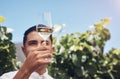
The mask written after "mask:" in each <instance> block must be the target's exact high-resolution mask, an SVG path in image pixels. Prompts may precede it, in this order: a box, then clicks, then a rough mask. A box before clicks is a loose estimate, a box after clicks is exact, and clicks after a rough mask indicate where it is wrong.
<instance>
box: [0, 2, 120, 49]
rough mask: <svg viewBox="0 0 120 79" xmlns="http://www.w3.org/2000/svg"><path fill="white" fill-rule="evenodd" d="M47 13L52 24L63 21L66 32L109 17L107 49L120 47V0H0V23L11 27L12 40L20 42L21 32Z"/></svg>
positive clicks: (83, 27)
mask: <svg viewBox="0 0 120 79" xmlns="http://www.w3.org/2000/svg"><path fill="white" fill-rule="evenodd" d="M44 12H50V13H51V15H52V23H53V24H66V27H65V28H64V29H65V32H64V33H65V34H66V33H74V32H84V31H86V30H87V29H88V28H89V26H91V25H92V24H94V23H95V22H97V21H99V20H100V19H103V18H105V17H110V18H111V23H110V24H109V25H107V28H108V29H109V30H110V32H111V39H110V40H109V41H108V42H107V43H106V47H105V49H106V50H109V49H111V48H112V47H115V48H119V47H120V36H119V34H120V0H0V15H1V16H5V18H6V21H5V22H4V23H3V24H2V25H5V26H7V27H9V28H12V29H14V31H13V32H12V33H13V40H12V41H13V42H14V43H18V42H22V37H23V33H24V31H25V30H26V29H27V28H28V27H31V26H33V25H36V24H40V23H41V15H42V14H43V13H44Z"/></svg>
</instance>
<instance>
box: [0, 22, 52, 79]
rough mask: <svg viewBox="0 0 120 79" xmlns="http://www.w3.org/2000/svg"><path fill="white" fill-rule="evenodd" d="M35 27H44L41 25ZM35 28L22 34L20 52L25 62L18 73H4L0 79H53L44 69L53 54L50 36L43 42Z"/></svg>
mask: <svg viewBox="0 0 120 79" xmlns="http://www.w3.org/2000/svg"><path fill="white" fill-rule="evenodd" d="M37 26H39V27H46V26H45V25H42V24H40V25H37ZM37 26H33V27H31V28H29V29H28V30H26V32H25V33H24V38H23V46H22V50H23V53H24V55H25V56H26V60H25V62H24V63H23V65H22V67H21V68H20V69H19V70H18V71H13V72H8V73H5V74H4V75H2V76H1V77H0V79H53V78H52V77H51V76H49V75H48V73H47V69H46V67H47V65H48V64H50V62H51V60H49V59H50V58H52V54H53V52H54V47H53V46H52V35H50V37H49V38H48V39H47V40H46V41H44V40H43V38H42V37H40V35H39V34H38V32H37V30H36V27H37Z"/></svg>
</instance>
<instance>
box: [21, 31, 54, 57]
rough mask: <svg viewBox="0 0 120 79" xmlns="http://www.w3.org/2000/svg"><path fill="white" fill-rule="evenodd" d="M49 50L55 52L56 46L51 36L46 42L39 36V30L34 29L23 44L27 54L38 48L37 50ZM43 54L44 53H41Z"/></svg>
mask: <svg viewBox="0 0 120 79" xmlns="http://www.w3.org/2000/svg"><path fill="white" fill-rule="evenodd" d="M46 49H47V50H49V51H50V53H53V51H54V47H53V46H52V42H51V40H50V38H48V39H47V41H46V42H44V40H43V39H42V38H41V37H40V36H39V34H38V32H36V31H33V32H30V33H29V34H28V35H27V40H26V42H25V45H24V46H23V52H24V54H25V55H26V56H27V55H28V54H29V53H30V52H31V53H32V51H34V50H37V51H44V50H46ZM41 54H42V53H41Z"/></svg>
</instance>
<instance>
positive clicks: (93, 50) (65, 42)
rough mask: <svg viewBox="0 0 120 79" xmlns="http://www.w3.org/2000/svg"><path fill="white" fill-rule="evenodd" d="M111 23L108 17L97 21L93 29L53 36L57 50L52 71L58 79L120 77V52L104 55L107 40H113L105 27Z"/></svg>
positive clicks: (50, 69)
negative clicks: (56, 37) (55, 37)
mask: <svg viewBox="0 0 120 79" xmlns="http://www.w3.org/2000/svg"><path fill="white" fill-rule="evenodd" d="M108 23H109V19H108V18H105V19H102V20H101V21H99V22H97V23H95V24H94V25H93V27H92V30H87V31H86V32H84V33H80V32H77V33H72V34H66V35H65V36H62V37H61V39H59V40H58V41H57V39H54V44H55V47H56V51H55V53H54V60H53V62H52V64H51V65H50V66H49V71H50V74H51V75H52V76H53V77H54V78H56V79H120V77H119V73H120V70H119V69H120V59H119V55H120V54H119V55H117V54H116V55H115V56H114V55H113V53H108V54H107V55H106V54H104V46H105V43H106V42H107V40H109V39H110V32H109V30H108V29H107V28H106V27H105V26H106V24H108ZM111 52H113V51H111ZM114 52H115V51H114ZM119 52H120V51H119ZM116 57H118V58H116ZM115 61H116V64H115ZM116 66H117V69H118V70H117V69H115V68H116Z"/></svg>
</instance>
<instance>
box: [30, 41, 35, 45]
mask: <svg viewBox="0 0 120 79" xmlns="http://www.w3.org/2000/svg"><path fill="white" fill-rule="evenodd" d="M28 44H29V45H37V41H29V43H28Z"/></svg>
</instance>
